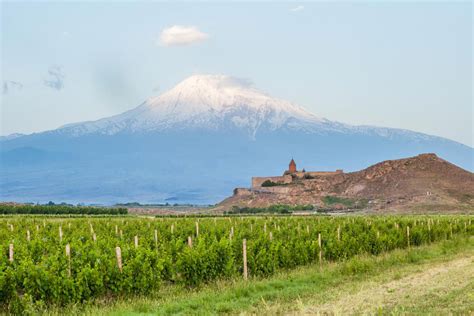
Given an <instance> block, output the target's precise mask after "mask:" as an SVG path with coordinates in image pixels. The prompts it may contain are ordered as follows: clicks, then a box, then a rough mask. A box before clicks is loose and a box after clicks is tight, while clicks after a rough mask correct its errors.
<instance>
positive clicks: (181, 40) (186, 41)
mask: <svg viewBox="0 0 474 316" xmlns="http://www.w3.org/2000/svg"><path fill="white" fill-rule="evenodd" d="M208 38H209V35H208V34H206V33H203V32H201V31H199V30H198V28H197V27H195V26H182V25H173V26H171V27H167V28H165V29H163V31H161V34H160V44H161V45H163V46H176V45H190V44H194V43H198V42H202V41H205V40H206V39H208Z"/></svg>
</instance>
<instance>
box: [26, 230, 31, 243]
mask: <svg viewBox="0 0 474 316" xmlns="http://www.w3.org/2000/svg"><path fill="white" fill-rule="evenodd" d="M26 240H28V241H30V231H29V230H27V231H26Z"/></svg>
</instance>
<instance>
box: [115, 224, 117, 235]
mask: <svg viewBox="0 0 474 316" xmlns="http://www.w3.org/2000/svg"><path fill="white" fill-rule="evenodd" d="M115 235H118V226H117V225H115Z"/></svg>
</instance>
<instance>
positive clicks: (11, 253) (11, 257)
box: [8, 244, 13, 262]
mask: <svg viewBox="0 0 474 316" xmlns="http://www.w3.org/2000/svg"><path fill="white" fill-rule="evenodd" d="M8 260H10V262H13V244H10V248H9V251H8Z"/></svg>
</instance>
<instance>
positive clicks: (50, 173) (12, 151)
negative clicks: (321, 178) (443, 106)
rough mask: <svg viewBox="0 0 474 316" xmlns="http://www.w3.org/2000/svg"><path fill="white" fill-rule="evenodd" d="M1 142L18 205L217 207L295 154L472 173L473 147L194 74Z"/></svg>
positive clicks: (8, 187) (312, 163)
mask: <svg viewBox="0 0 474 316" xmlns="http://www.w3.org/2000/svg"><path fill="white" fill-rule="evenodd" d="M0 145H1V151H0V154H1V156H0V158H1V160H0V162H1V163H2V164H1V168H0V189H1V190H0V200H17V201H49V200H54V201H66V202H104V203H111V202H128V201H133V200H138V201H140V202H164V201H172V202H198V203H208V202H217V201H218V200H219V199H220V198H222V197H225V196H227V195H228V194H229V192H231V190H232V189H233V188H234V187H236V186H246V185H247V184H248V181H249V179H250V177H251V176H253V175H272V174H280V173H281V172H282V171H283V170H284V169H285V168H286V167H287V162H288V160H289V159H290V158H291V157H294V158H295V159H296V160H297V162H298V164H299V166H302V167H305V168H306V169H307V170H309V169H313V170H315V169H316V170H327V169H339V168H344V169H346V170H355V169H361V168H364V167H366V166H368V165H370V164H371V163H375V162H377V161H381V160H386V159H391V158H400V157H406V156H414V155H416V154H419V153H423V152H435V153H437V154H438V155H439V156H441V157H443V158H445V159H448V160H450V161H452V162H454V163H456V164H458V165H460V166H461V167H464V168H466V169H470V170H472V169H474V165H473V164H474V162H473V155H474V150H473V149H472V148H470V147H468V146H465V145H462V144H459V143H456V142H453V141H450V140H447V139H444V138H440V137H435V136H430V135H426V134H422V133H416V132H412V131H408V130H401V129H392V128H381V127H372V126H351V125H347V124H342V123H338V122H336V121H330V120H328V119H325V118H319V117H317V116H316V115H314V114H312V113H310V112H309V111H307V110H306V109H304V108H302V107H300V106H298V105H295V104H293V103H291V102H288V101H285V100H281V99H277V98H274V97H272V96H269V95H268V94H266V93H263V92H261V91H259V90H257V89H256V88H255V87H253V86H252V85H251V84H249V83H248V82H246V81H245V80H240V79H236V78H233V77H230V76H224V75H194V76H191V77H189V78H187V79H185V80H184V81H182V82H181V83H179V84H178V85H176V86H175V87H174V88H172V89H171V90H169V91H167V92H165V93H163V94H161V95H159V96H156V97H151V98H149V99H147V100H146V101H145V102H143V103H142V104H141V105H139V106H138V107H136V108H134V109H132V110H130V111H127V112H124V113H122V114H119V115H115V116H112V117H108V118H103V119H100V120H97V121H92V122H82V123H75V124H69V125H65V126H62V127H61V128H59V129H56V130H53V131H48V132H43V133H37V134H32V135H25V136H20V137H14V138H8V137H6V138H2V139H0ZM45 179H47V181H44V180H45Z"/></svg>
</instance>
